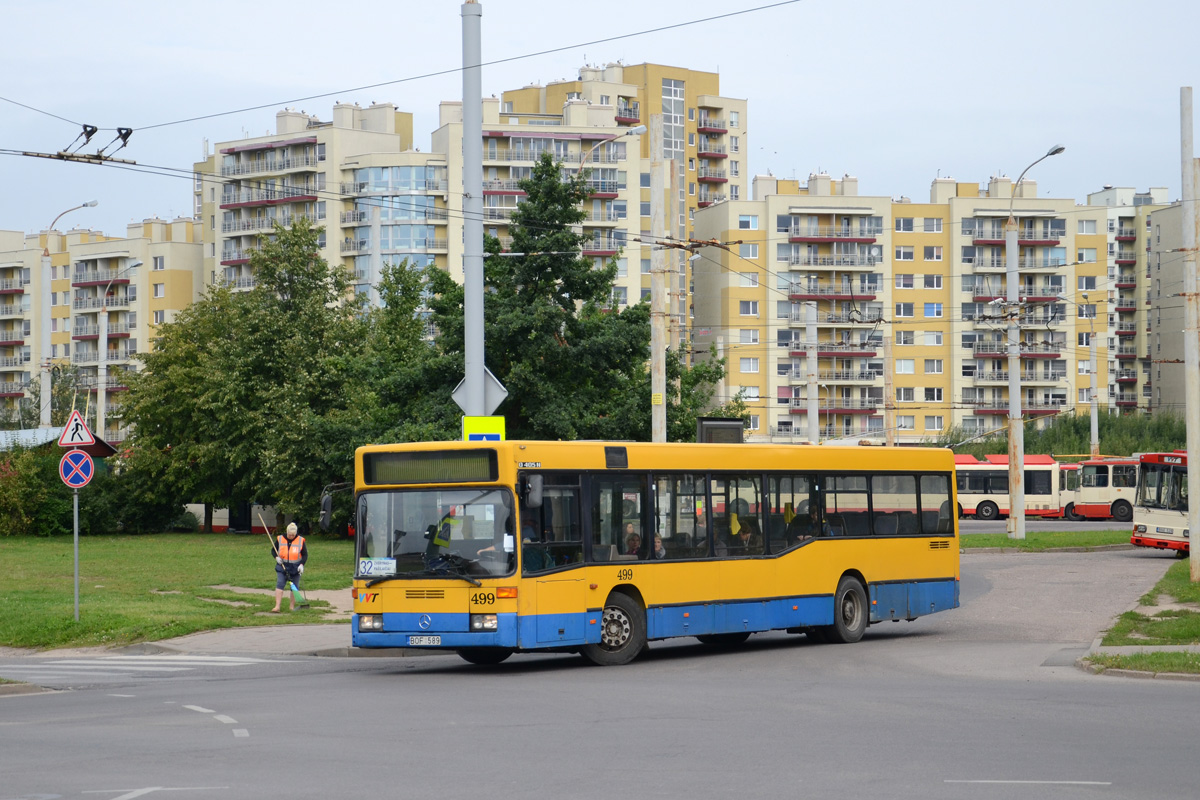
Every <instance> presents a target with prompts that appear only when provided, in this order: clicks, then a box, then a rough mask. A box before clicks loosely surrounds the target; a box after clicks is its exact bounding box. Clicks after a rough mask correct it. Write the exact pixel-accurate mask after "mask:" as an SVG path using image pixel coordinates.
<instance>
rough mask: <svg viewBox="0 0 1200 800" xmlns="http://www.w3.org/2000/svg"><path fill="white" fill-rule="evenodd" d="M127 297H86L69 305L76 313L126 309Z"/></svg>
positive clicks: (127, 304)
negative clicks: (102, 309)
mask: <svg viewBox="0 0 1200 800" xmlns="http://www.w3.org/2000/svg"><path fill="white" fill-rule="evenodd" d="M128 307H129V297H128V296H126V295H120V296H117V295H114V296H112V297H103V298H101V297H88V298H84V299H82V300H76V301H75V302H73V303H71V308H73V309H75V310H76V311H93V310H97V309H101V308H128Z"/></svg>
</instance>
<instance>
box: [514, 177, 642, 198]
mask: <svg viewBox="0 0 1200 800" xmlns="http://www.w3.org/2000/svg"><path fill="white" fill-rule="evenodd" d="M587 188H588V191H589V192H590V193H591V196H592V197H616V196H617V195H618V194H619V193H620V191H621V185H620V184H619V183H617V181H604V180H596V179H594V178H588V180H587ZM521 194H524V192H521Z"/></svg>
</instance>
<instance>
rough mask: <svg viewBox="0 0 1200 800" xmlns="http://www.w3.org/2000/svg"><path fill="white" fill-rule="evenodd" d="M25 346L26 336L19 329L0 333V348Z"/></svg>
mask: <svg viewBox="0 0 1200 800" xmlns="http://www.w3.org/2000/svg"><path fill="white" fill-rule="evenodd" d="M23 344H25V334H24V333H22V332H21V330H20V329H19V328H13V329H11V330H7V331H0V347H20V346H21V345H23Z"/></svg>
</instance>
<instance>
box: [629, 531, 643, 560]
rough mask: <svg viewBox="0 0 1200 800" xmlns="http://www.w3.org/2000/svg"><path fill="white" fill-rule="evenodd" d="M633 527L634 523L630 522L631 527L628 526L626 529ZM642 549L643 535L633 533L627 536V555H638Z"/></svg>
mask: <svg viewBox="0 0 1200 800" xmlns="http://www.w3.org/2000/svg"><path fill="white" fill-rule="evenodd" d="M632 527H633V523H630V525H629V527H628V528H626V530H629V529H631V528H632ZM641 549H642V537H641V536H638V535H637V534H636V533H631V534H629V535H628V536H627V537H625V555H627V556H636V555H638V551H639V550H641Z"/></svg>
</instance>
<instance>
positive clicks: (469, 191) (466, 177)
mask: <svg viewBox="0 0 1200 800" xmlns="http://www.w3.org/2000/svg"><path fill="white" fill-rule="evenodd" d="M482 18H483V6H481V5H480V4H479V3H478V2H476V0H467V1H466V2H465V3H463V5H462V63H463V70H462V92H463V96H462V113H463V126H462V136H463V147H462V154H463V361H464V365H465V367H466V376H465V378H464V381H463V388H464V389H465V397H464V402H463V403H462V406H463V411H465V412H466V414H467V416H469V417H482V416H486V415H487V414H488V413H490V411H491V409H489V408H487V407H486V400H485V396H484V392H485V383H484V381H485V377H484V370H485V367H484V350H483V69H482V66H481V63H480V62H481V61H482V60H483V47H482V45H481V39H480V37H481V30H482Z"/></svg>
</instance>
